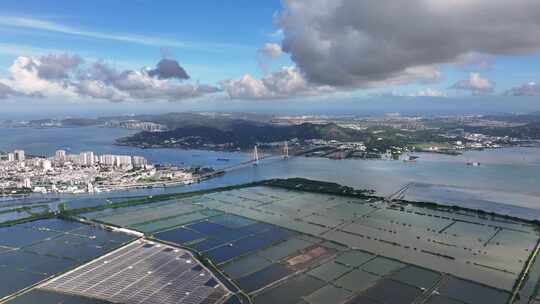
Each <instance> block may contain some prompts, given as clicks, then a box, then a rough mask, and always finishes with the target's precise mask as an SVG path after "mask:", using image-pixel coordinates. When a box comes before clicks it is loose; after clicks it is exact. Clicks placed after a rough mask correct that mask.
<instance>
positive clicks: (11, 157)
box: [8, 153, 15, 162]
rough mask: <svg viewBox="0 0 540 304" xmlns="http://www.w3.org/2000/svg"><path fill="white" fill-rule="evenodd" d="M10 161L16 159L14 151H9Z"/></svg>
mask: <svg viewBox="0 0 540 304" xmlns="http://www.w3.org/2000/svg"><path fill="white" fill-rule="evenodd" d="M8 161H10V162H13V161H15V154H14V153H8Z"/></svg>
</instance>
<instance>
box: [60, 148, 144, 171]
mask: <svg viewBox="0 0 540 304" xmlns="http://www.w3.org/2000/svg"><path fill="white" fill-rule="evenodd" d="M54 161H56V162H58V163H59V164H66V163H71V164H74V165H78V166H82V167H91V166H95V165H101V166H106V167H124V168H126V167H133V168H136V169H140V168H145V167H146V166H147V165H148V162H147V160H146V159H145V158H144V157H142V156H130V155H113V154H104V155H96V154H94V152H92V151H88V152H81V153H79V154H66V151H65V150H58V151H56V153H55V155H54Z"/></svg>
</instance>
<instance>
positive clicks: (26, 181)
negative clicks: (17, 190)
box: [22, 178, 32, 189]
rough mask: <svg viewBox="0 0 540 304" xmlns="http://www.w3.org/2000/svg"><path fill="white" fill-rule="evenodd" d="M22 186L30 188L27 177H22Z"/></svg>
mask: <svg viewBox="0 0 540 304" xmlns="http://www.w3.org/2000/svg"><path fill="white" fill-rule="evenodd" d="M22 187H23V188H26V189H32V182H31V181H30V179H29V178H25V179H23V182H22Z"/></svg>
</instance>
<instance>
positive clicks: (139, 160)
mask: <svg viewBox="0 0 540 304" xmlns="http://www.w3.org/2000/svg"><path fill="white" fill-rule="evenodd" d="M132 161H133V167H135V168H143V167H145V166H146V165H147V164H148V162H147V161H146V158H144V157H142V156H133V157H132Z"/></svg>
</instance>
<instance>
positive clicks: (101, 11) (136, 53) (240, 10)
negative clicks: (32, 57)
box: [0, 0, 280, 82]
mask: <svg viewBox="0 0 540 304" xmlns="http://www.w3.org/2000/svg"><path fill="white" fill-rule="evenodd" d="M0 6H1V8H2V9H1V12H2V13H1V14H2V15H3V16H9V17H13V18H29V19H32V20H36V21H38V20H39V21H43V22H48V23H51V24H54V25H56V26H59V27H60V26H62V27H66V28H69V29H73V30H79V31H82V32H97V33H103V34H111V35H114V36H140V39H141V40H142V42H144V40H146V38H148V39H147V40H149V41H148V44H144V43H142V42H141V43H136V42H135V43H130V42H126V41H122V40H113V39H100V38H95V37H91V36H86V37H85V36H84V35H74V34H64V33H59V32H55V31H48V30H41V29H37V28H24V27H21V26H6V25H2V26H0V33H1V35H2V40H1V41H0V52H1V50H2V46H4V47H6V48H7V47H10V48H15V49H17V48H18V50H17V51H16V53H17V54H14V53H8V52H2V53H0V58H1V59H0V64H1V65H2V67H3V70H4V71H3V72H5V69H6V68H7V67H8V66H9V65H10V64H11V62H12V61H13V60H14V58H15V57H16V56H17V55H18V53H20V54H25V53H27V52H28V53H35V52H32V51H38V52H48V51H50V52H67V53H74V54H81V55H82V56H84V57H89V58H96V59H103V60H106V61H110V62H111V63H117V64H118V65H120V66H128V67H131V68H139V67H141V66H152V65H154V64H155V63H156V62H157V61H158V60H159V59H160V58H161V51H160V49H161V48H167V49H168V52H169V53H170V56H171V57H174V58H175V59H177V60H178V61H179V62H180V63H181V64H183V65H184V66H185V67H186V68H189V72H190V73H191V74H192V75H193V78H195V79H204V80H205V81H210V82H216V81H219V80H222V79H225V78H229V77H236V76H238V75H241V74H243V73H246V72H251V73H257V72H258V71H257V64H256V58H255V57H256V56H255V52H256V50H257V48H258V47H259V46H261V45H262V44H263V43H265V42H268V41H269V39H270V38H271V33H273V31H274V29H273V26H272V15H273V14H274V13H275V12H277V11H278V10H279V8H280V3H279V1H247V0H241V1H235V2H234V5H231V3H228V2H225V1H181V2H179V1H166V2H162V3H161V4H159V5H156V3H155V1H144V0H138V1H129V4H128V1H119V0H116V1H103V0H97V1H47V2H43V1H36V0H23V1H11V0H6V1H2V4H0ZM151 39H155V40H156V41H155V42H152V41H150V40H151ZM168 42H170V43H168ZM182 45H185V46H182Z"/></svg>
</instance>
